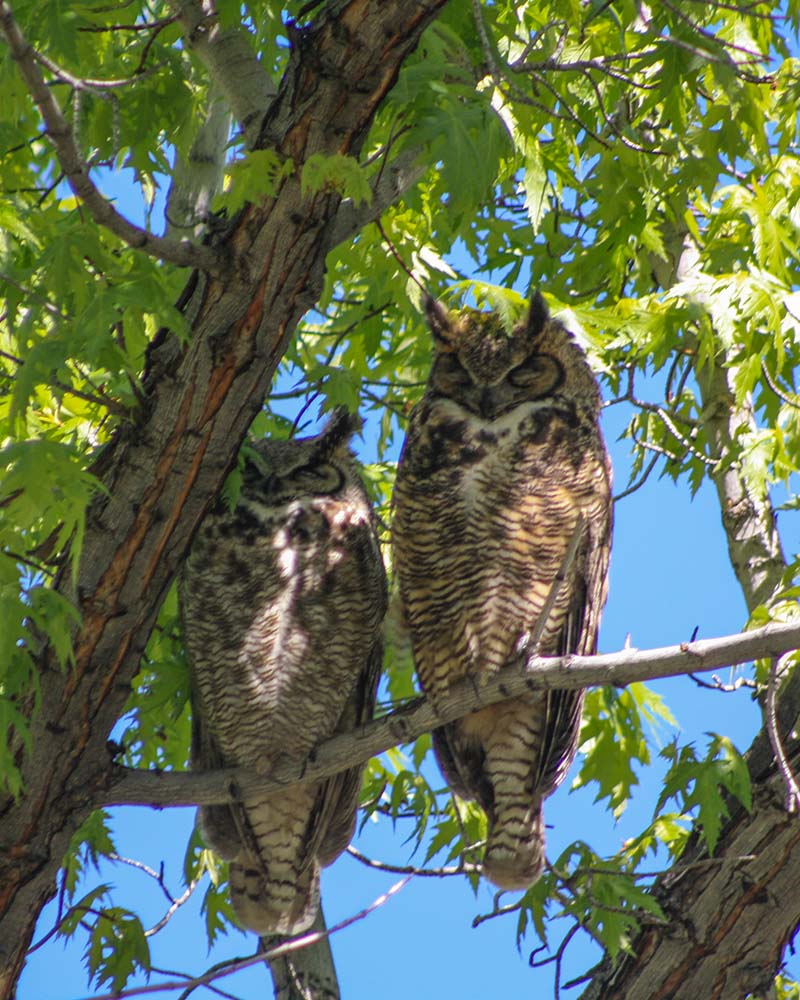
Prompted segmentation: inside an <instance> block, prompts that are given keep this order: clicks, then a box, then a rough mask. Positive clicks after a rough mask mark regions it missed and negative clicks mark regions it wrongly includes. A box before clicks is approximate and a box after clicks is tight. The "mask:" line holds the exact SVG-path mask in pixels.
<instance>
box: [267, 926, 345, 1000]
mask: <svg viewBox="0 0 800 1000" xmlns="http://www.w3.org/2000/svg"><path fill="white" fill-rule="evenodd" d="M325 930H326V927H325V916H324V914H323V912H322V907H320V910H319V912H318V913H317V917H316V920H315V921H314V923H313V924H312V925H311V927H310V928H309V932H311V933H313V932H314V931H323V932H324V931H325ZM286 940H288V938H282V937H275V938H269V939H264V940H263V941H262V944H263V946H264V947H265V948H267V949H269V948H271V947H274V946H275V945H276V944H281V943H283V942H284V941H286ZM269 967H270V971H271V972H272V981H273V984H274V987H275V1000H339V997H340V992H339V982H338V980H337V978H336V968H335V966H334V962H333V952H332V951H331V944H330V940H329V939H328V938H327V937H326V938H323V939H322V940H321V941H317V942H316V943H315V944H313V945H311V946H310V947H308V948H300V949H298V951H292V952H289V953H288V954H286V955H281V956H280V957H279V958H273V959H270V962H269Z"/></svg>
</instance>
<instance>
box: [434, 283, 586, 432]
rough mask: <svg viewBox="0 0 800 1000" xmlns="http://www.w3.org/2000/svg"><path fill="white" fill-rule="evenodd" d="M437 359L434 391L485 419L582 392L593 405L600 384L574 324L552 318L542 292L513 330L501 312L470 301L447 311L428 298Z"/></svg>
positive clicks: (535, 295)
mask: <svg viewBox="0 0 800 1000" xmlns="http://www.w3.org/2000/svg"><path fill="white" fill-rule="evenodd" d="M425 311H426V314H427V317H428V323H429V325H430V328H431V332H432V333H433V340H434V351H435V356H434V362H433V366H432V369H431V376H430V381H429V390H430V391H431V392H432V393H433V394H434V395H438V396H443V397H446V398H449V399H453V400H454V401H456V402H458V403H459V404H460V405H461V406H463V407H464V409H466V410H468V411H470V412H471V413H475V414H477V415H478V416H480V417H481V418H483V419H484V420H494V419H496V418H497V417H500V416H502V415H503V414H504V413H507V412H509V411H510V410H513V409H514V408H515V407H516V406H519V405H520V404H521V403H526V402H529V401H531V400H547V399H549V398H555V397H556V396H558V395H562V396H563V395H565V394H569V395H571V396H575V395H577V396H580V395H582V394H584V393H585V394H586V397H587V398H586V402H588V403H590V404H594V403H595V401H596V399H598V397H597V384H596V381H595V379H594V377H593V375H592V373H591V371H590V369H589V367H588V364H587V362H586V357H585V355H584V353H583V351H582V350H581V348H580V347H579V346H578V345H577V344H576V343H575V341H574V339H573V338H572V335H571V334H570V333H569V331H568V330H567V329H566V327H564V326H563V325H562V324H561V323H559V322H558V321H557V320H553V319H552V318H551V317H550V314H549V312H548V309H547V306H546V304H545V302H544V299H543V298H542V296H541V295H540V294H539V293H538V292H536V293H535V294H534V295H533V296H532V298H531V302H530V307H529V309H528V312H527V315H526V316H525V319H524V320H523V321H522V322H520V323H518V324H517V325H516V326H515V327H514V328H513V330H512V331H511V332H510V333H509V332H508V331H507V330H505V329H504V327H503V325H502V323H501V321H500V317H499V316H498V315H497V314H496V313H485V312H481V311H480V310H478V309H470V308H465V309H461V310H460V311H459V312H457V313H449V312H448V311H447V310H446V309H445V308H444V306H442V305H441V303H439V302H437V301H436V300H435V299H433V298H428V300H427V302H426V305H425Z"/></svg>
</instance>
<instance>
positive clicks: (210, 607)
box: [179, 409, 386, 934]
mask: <svg viewBox="0 0 800 1000" xmlns="http://www.w3.org/2000/svg"><path fill="white" fill-rule="evenodd" d="M357 426H358V423H357V418H352V417H351V416H350V415H349V414H348V413H347V411H346V410H344V409H340V410H337V411H335V412H334V414H333V416H332V417H331V418H330V420H329V421H328V423H327V425H326V426H325V427H324V429H323V430H322V432H321V433H320V434H318V435H317V436H316V437H310V438H305V439H300V440H295V441H262V442H259V443H257V444H255V445H254V446H253V448H252V451H251V456H252V457H251V458H249V459H248V461H247V462H246V465H245V468H244V474H243V483H242V488H241V495H240V497H239V500H238V503H237V505H236V507H235V509H234V510H233V511H232V512H231V511H230V510H229V509H228V508H227V507H226V506H225V504H224V503H223V502H221V501H220V502H219V503H218V504H217V506H216V507H215V508H214V509H213V510H212V511H211V512H210V513H209V515H208V516H207V517H206V519H205V521H204V522H203V525H202V526H201V528H200V531H199V533H198V535H197V538H196V540H195V542H194V545H193V547H192V550H191V553H190V556H189V559H188V561H187V563H186V566H185V568H184V570H183V572H182V574H181V577H180V581H179V595H180V603H181V614H182V619H183V625H184V632H185V638H186V649H187V653H188V659H189V665H190V673H191V687H192V713H193V732H192V762H193V766H194V767H196V768H198V769H207V768H218V767H229V766H236V765H250V766H256V765H258V766H260V767H263V766H265V765H266V766H269V764H270V762H275V761H277V760H279V759H280V758H282V757H293V758H299V759H302V758H305V757H308V755H309V754H310V753H311V752H312V750H313V749H314V747H315V745H316V744H317V743H319V741H320V740H322V739H325V738H326V737H328V736H330V735H331V734H333V733H334V732H335V731H339V730H347V729H352V728H354V727H355V725H356V724H357V723H358V722H361V721H365V720H367V719H369V718H370V717H371V715H372V711H373V708H374V704H375V694H376V688H377V683H378V676H379V673H380V668H381V657H382V634H381V629H382V621H383V617H384V612H385V608H386V577H385V572H384V568H383V561H382V559H381V554H380V549H379V547H378V542H377V536H376V531H375V520H374V517H373V513H372V508H371V506H370V503H369V499H368V497H367V494H366V491H365V490H364V486H363V485H362V482H361V480H360V478H359V474H358V471H357V468H356V463H355V460H354V458H353V456H352V454H351V452H350V450H349V440H350V437H351V435H352V434H353V432H354V430H355V429H356V427H357ZM362 770H363V768H362V767H355V768H351V769H350V770H347V771H344V772H343V773H341V774H338V775H336V776H335V777H333V778H329V779H326V780H324V781H317V782H310V783H307V784H301V785H295V786H293V787H291V788H287V789H286V790H285V791H282V792H278V793H275V792H273V793H271V794H269V795H264V796H263V798H260V799H256V800H254V801H248V803H247V808H244V807H243V806H233V807H229V806H208V807H201V808H200V809H199V810H198V818H199V823H200V827H201V830H202V832H203V834H204V837H205V840H206V842H207V843H208V844H209V846H210V847H212V848H213V849H214V850H215V851H216V852H217V853H218V854H219V855H220V856H221V857H223V858H225V859H228V860H229V861H230V893H231V902H232V904H233V908H234V910H235V912H236V915H237V917H238V919H239V921H240V922H241V923H242V925H243V926H244V927H246V928H248V929H250V930H253V931H255V932H256V933H258V934H271V933H280V934H292V933H297V932H299V931H301V930H304V929H305V928H307V927H308V926H309V925H310V924H311V923H312V921H313V919H314V917H315V915H316V911H317V908H318V904H319V872H320V866H322V865H327V864H330V863H331V862H332V861H333V860H334V859H335V858H337V857H338V855H339V854H340V853H341V852H342V851H343V850H344V848H345V847H346V846H347V844H348V843H349V841H350V838H351V836H352V833H353V827H354V824H355V819H356V808H357V804H358V793H359V787H360V781H361V774H362Z"/></svg>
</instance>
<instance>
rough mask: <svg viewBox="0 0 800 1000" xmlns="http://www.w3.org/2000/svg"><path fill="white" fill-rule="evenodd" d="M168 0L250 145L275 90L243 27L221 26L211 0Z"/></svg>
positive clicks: (253, 140) (251, 145) (215, 6)
mask: <svg viewBox="0 0 800 1000" xmlns="http://www.w3.org/2000/svg"><path fill="white" fill-rule="evenodd" d="M169 3H170V7H172V9H173V10H174V11H175V13H176V14H177V15H178V18H179V20H180V22H181V24H182V25H183V28H184V32H185V37H186V42H187V44H188V45H189V47H190V48H191V49H192V51H193V52H195V53H196V54H197V55H198V57H199V58H200V59H201V60H202V62H203V64H204V65H205V67H206V69H207V70H208V73H209V76H210V77H211V79H212V80H213V81H214V82H215V83H216V84H217V86H218V87H219V88H220V90H221V91H222V93H223V94H224V95H225V100H226V101H227V102H228V107H229V108H230V110H231V112H232V113H233V116H234V118H235V119H236V121H237V122H238V123H239V125H240V126H241V129H242V132H243V134H244V139H245V145H246V146H247V148H248V149H252V148H253V146H254V145H255V143H256V140H257V139H258V135H259V132H260V129H261V122H262V121H263V119H264V115H265V114H266V111H267V108H268V107H269V103H270V101H271V100H272V98H273V97H274V96H275V93H276V90H275V85H274V84H273V82H272V80H271V79H270V77H269V75H268V74H267V71H266V70H265V69H264V67H263V65H262V64H261V63H260V62H259V61H258V59H257V58H256V54H255V52H254V51H253V48H252V47H251V45H250V43H249V41H248V39H247V35H246V33H245V31H244V30H243V29H242V28H227V29H224V30H223V29H222V28H221V27H220V25H219V18H218V16H217V5H216V3H215V2H214V0H169Z"/></svg>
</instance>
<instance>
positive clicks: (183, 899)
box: [144, 878, 201, 938]
mask: <svg viewBox="0 0 800 1000" xmlns="http://www.w3.org/2000/svg"><path fill="white" fill-rule="evenodd" d="M200 881H201V880H200V879H199V878H194V879H192V881H191V882H190V883H189V884H188V886H187V887H186V889H185V891H184V892H183V893H182V894H181V895H180V896H178V897H177V898H176V899H173V900H172V903H171V905H170V907H169V909H168V910H167V912H166V913H165V914H164V916H163V917H162V918H161V919H160V920H159V921H158V922H157V923H155V924H153V926H152V927H151V928H149V930H146V931H145V932H144V936H145V937H146V938H148V937H152V936H153V935H154V934H158V932H159V931H161V930H163V929H164V928H165V927H166V926H167V924H168V923H169V922H170V920H171V919H172V917H173V916H174V915H175V913H176V912H177V911H178V910H179V909H180V908H181V907H182V906H183V904H184V903H187V902H188V901H189V899H190V898H191V896H192V893H193V892H194V890H195V889H196V888H197V887H198V885H199V884H200Z"/></svg>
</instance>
